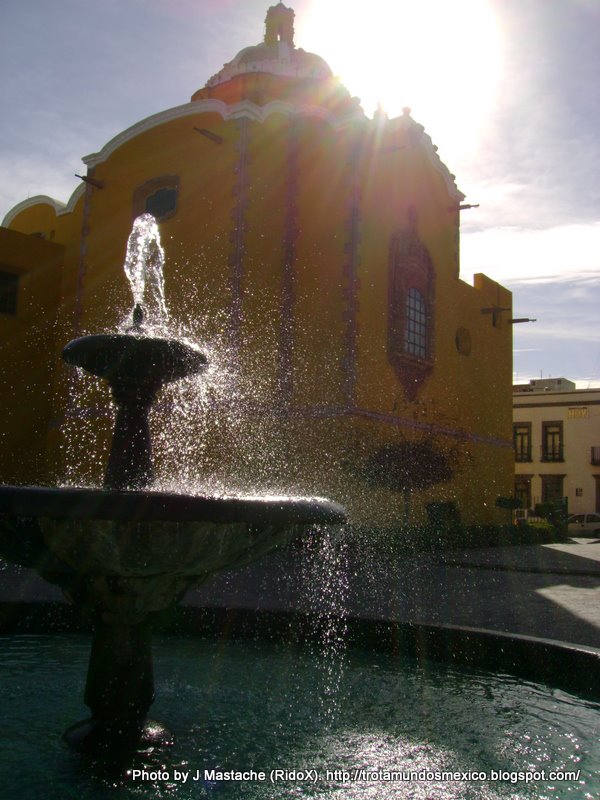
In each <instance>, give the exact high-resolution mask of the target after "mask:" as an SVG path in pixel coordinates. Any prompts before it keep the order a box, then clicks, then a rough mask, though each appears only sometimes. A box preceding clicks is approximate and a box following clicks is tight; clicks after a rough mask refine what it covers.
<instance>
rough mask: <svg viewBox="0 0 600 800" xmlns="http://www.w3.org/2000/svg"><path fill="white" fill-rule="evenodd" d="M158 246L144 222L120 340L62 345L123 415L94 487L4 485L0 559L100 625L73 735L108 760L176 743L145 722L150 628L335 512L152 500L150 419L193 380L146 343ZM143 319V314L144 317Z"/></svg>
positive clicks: (322, 504)
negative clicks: (193, 593)
mask: <svg viewBox="0 0 600 800" xmlns="http://www.w3.org/2000/svg"><path fill="white" fill-rule="evenodd" d="M162 257H163V256H162V248H161V247H160V240H159V237H158V229H157V227H156V223H155V221H154V219H153V218H152V217H150V215H143V216H142V217H141V218H138V220H136V223H135V224H134V229H133V231H132V234H131V236H130V239H129V243H128V250H127V258H126V262H125V269H126V272H127V275H128V277H129V279H130V282H131V285H132V289H133V295H134V312H133V324H132V325H131V327H130V328H129V329H128V330H127V331H125V332H123V333H113V334H98V335H91V336H84V337H82V338H78V339H75V340H73V341H72V342H70V343H69V344H68V345H67V346H66V347H65V349H64V351H63V359H64V360H65V361H66V362H67V363H68V364H70V365H72V366H75V367H79V368H82V369H83V370H85V371H86V372H88V373H91V374H92V375H95V376H98V377H100V378H102V379H105V380H106V381H107V382H108V384H109V386H110V389H111V392H112V398H113V401H114V403H115V404H116V406H117V414H116V420H115V427H114V434H113V438H112V445H111V450H110V455H109V458H108V464H107V467H106V472H105V478H104V486H103V488H101V489H88V488H49V487H14V486H3V487H0V554H1V555H2V556H4V557H5V558H7V559H8V560H11V561H14V562H15V563H18V564H21V565H23V566H26V567H33V568H35V569H36V570H37V571H38V572H39V573H40V574H41V575H42V577H44V578H45V579H46V580H48V581H50V582H51V583H55V584H57V585H58V586H60V587H61V589H62V591H63V593H64V594H65V595H66V597H67V598H68V599H69V600H70V601H72V602H73V603H76V604H78V605H81V606H84V607H87V608H91V609H92V611H93V613H94V619H95V623H94V634H93V641H92V648H91V654H90V660H89V667H88V675H87V683H86V689H85V703H86V705H87V706H88V707H89V708H90V710H91V717H90V718H89V719H86V720H84V721H82V722H79V723H77V724H75V725H73V726H72V727H71V728H69V729H68V730H67V731H66V733H65V739H66V741H67V742H68V743H69V744H70V745H71V746H72V747H74V748H75V749H78V750H83V751H88V752H96V753H97V752H101V753H115V752H122V751H123V750H131V749H136V748H140V747H141V748H147V747H151V746H154V745H158V744H170V743H171V742H172V740H173V736H172V734H171V733H170V731H169V730H168V728H166V727H165V726H164V725H163V724H161V723H159V722H154V721H152V720H149V719H148V711H149V709H150V706H151V704H152V702H153V700H154V679H153V669H152V648H151V636H150V619H151V616H152V614H153V613H154V612H156V611H161V610H164V609H167V608H169V607H171V606H172V605H174V604H175V603H177V602H178V601H179V600H180V599H181V598H182V597H183V595H184V594H185V592H186V591H187V590H188V589H189V588H190V587H192V586H198V585H199V584H202V583H204V582H205V581H206V580H208V579H209V578H210V577H211V576H212V575H213V574H215V573H217V572H220V571H223V570H227V569H232V568H236V567H239V566H242V565H244V564H247V563H250V562H251V561H253V560H255V559H257V558H260V557H261V556H263V555H265V554H266V553H268V552H270V551H271V550H273V549H275V548H276V547H281V546H285V545H287V544H288V543H290V542H291V541H292V540H293V539H295V538H296V537H297V536H298V535H300V534H301V533H303V532H305V531H306V528H307V526H309V525H313V524H318V523H323V524H326V523H339V522H342V521H343V520H344V518H345V517H344V512H343V509H342V508H341V507H340V506H338V505H336V504H334V503H330V502H328V501H326V500H322V499H303V498H280V497H271V498H254V497H252V498H243V497H205V496H198V495H183V494H173V493H166V492H157V491H151V490H149V488H148V487H150V486H151V484H152V481H153V459H152V444H151V437H150V429H149V425H148V418H149V414H150V411H151V408H152V404H153V402H154V400H155V398H156V396H157V394H158V393H159V392H160V390H161V387H162V386H164V385H165V384H167V383H171V382H174V381H179V380H181V379H184V378H186V377H189V376H192V375H197V374H199V373H201V372H202V371H203V370H204V369H205V367H206V363H207V360H206V357H205V356H204V355H203V353H202V352H201V351H200V350H199V349H198V347H197V346H196V345H194V344H190V343H188V342H184V341H181V340H178V339H172V338H168V337H166V336H156V335H153V333H152V331H153V327H152V326H148V327H147V325H146V315H147V314H148V315H149V316H150V318H151V320H155V319H156V316H157V315H158V316H159V317H160V316H164V314H165V310H166V307H165V304H164V294H163V285H162ZM145 309H146V310H145Z"/></svg>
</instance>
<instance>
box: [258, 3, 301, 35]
mask: <svg viewBox="0 0 600 800" xmlns="http://www.w3.org/2000/svg"><path fill="white" fill-rule="evenodd" d="M294 16H295V14H294V11H293V9H291V8H287V7H286V6H284V4H283V3H282V2H281V0H280V1H279V3H278V4H277V5H276V6H271V8H269V10H268V11H267V16H266V19H265V44H266V45H275V44H278V43H279V42H285V43H286V44H288V45H289V46H290V47H294Z"/></svg>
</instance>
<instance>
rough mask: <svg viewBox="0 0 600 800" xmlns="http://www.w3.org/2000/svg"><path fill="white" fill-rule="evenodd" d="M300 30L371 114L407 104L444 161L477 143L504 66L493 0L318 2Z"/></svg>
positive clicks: (307, 45) (300, 36) (308, 46)
mask: <svg viewBox="0 0 600 800" xmlns="http://www.w3.org/2000/svg"><path fill="white" fill-rule="evenodd" d="M297 28H298V35H297V37H296V40H297V42H299V43H301V44H302V46H303V47H304V48H305V49H306V50H311V51H313V52H316V53H318V54H319V55H321V56H323V57H324V58H325V60H326V61H327V62H328V63H329V65H330V67H331V68H332V70H333V72H334V74H335V75H337V76H338V77H339V78H340V79H341V80H342V82H343V83H344V84H345V85H346V87H347V88H348V89H349V91H350V92H351V94H353V95H355V96H357V97H359V98H360V99H361V102H362V106H363V108H364V110H365V112H366V113H367V114H368V115H372V113H373V111H374V110H375V108H376V107H377V104H378V103H381V105H382V106H383V108H384V110H385V111H386V112H387V113H388V114H389V116H397V115H398V114H400V113H401V109H402V107H403V106H409V107H410V108H412V111H413V117H414V118H415V119H416V120H417V121H418V122H421V123H422V124H424V125H425V128H426V130H427V132H428V133H429V134H430V135H431V136H432V138H433V140H434V142H435V143H436V144H438V145H439V147H440V152H441V154H442V156H443V157H446V158H452V159H458V160H459V161H460V160H462V158H464V157H465V153H467V152H468V151H469V150H472V149H473V147H476V146H477V141H478V139H479V136H480V134H481V130H482V128H483V126H484V124H485V120H486V117H487V115H488V113H489V110H490V108H491V106H492V104H493V102H494V99H495V96H496V93H497V90H498V85H499V80H500V76H501V68H502V37H501V31H500V29H499V26H498V22H497V20H496V18H495V15H494V13H493V11H492V9H491V8H490V5H489V4H488V0H454V1H453V2H451V1H450V0H418V1H417V0H370V2H369V3H364V4H362V3H361V4H358V3H356V4H354V3H348V2H347V0H313V2H312V3H311V6H310V8H309V9H308V10H307V12H305V13H304V14H302V16H299V18H298V19H297ZM461 156H462V157H461Z"/></svg>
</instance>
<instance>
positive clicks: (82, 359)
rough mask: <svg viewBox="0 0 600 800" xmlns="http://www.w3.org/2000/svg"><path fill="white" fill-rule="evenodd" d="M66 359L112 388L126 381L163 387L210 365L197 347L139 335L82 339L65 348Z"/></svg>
mask: <svg viewBox="0 0 600 800" xmlns="http://www.w3.org/2000/svg"><path fill="white" fill-rule="evenodd" d="M63 359H64V360H65V361H66V362H67V364H71V365H72V366H75V367H81V368H82V369H84V370H85V371H86V372H90V373H91V374H92V375H96V376H97V377H99V378H104V379H105V380H107V381H108V383H109V384H110V385H111V386H115V385H118V384H121V383H123V382H124V381H126V382H133V383H137V384H142V385H153V386H162V385H163V384H165V383H171V382H172V381H178V380H180V379H182V378H187V377H189V376H190V375H196V374H197V373H199V372H202V370H203V369H204V368H205V367H206V363H207V361H206V356H205V355H204V354H203V353H201V352H200V350H199V349H198V347H196V346H195V345H193V344H190V343H188V342H183V341H180V340H175V339H162V338H158V337H147V336H143V335H139V334H137V333H107V334H103V333H101V334H95V335H93V336H82V337H80V338H79V339H74V340H73V341H72V342H69V344H68V345H67V346H66V347H65V348H64V350H63Z"/></svg>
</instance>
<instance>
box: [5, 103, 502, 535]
mask: <svg viewBox="0 0 600 800" xmlns="http://www.w3.org/2000/svg"><path fill="white" fill-rule="evenodd" d="M211 102H212V101H200V102H198V103H196V104H190V107H189V110H188V111H187V112H186V113H185V114H184V115H181V116H179V117H176V118H165V119H164V121H162V122H160V124H154V125H149V126H146V127H145V128H144V126H142V127H141V128H140V130H139V132H137V134H135V135H133V134H132V135H129V136H123V141H122V143H121V144H120V145H119V146H113V147H111V148H108V150H107V151H106V152H104V153H100V154H99V155H98V156H97V157H95V158H93V159H92V160H91V162H90V164H91V169H90V175H92V176H93V178H94V180H96V181H100V182H101V183H102V188H95V187H93V186H91V185H88V186H87V187H86V192H85V194H84V195H82V196H81V197H80V198H79V199H78V200H77V202H76V203H75V205H74V207H73V209H72V210H71V211H69V212H66V213H61V214H58V215H57V214H56V213H55V211H54V210H53V209H52V208H51V207H50V206H49V205H48V204H47V203H39V204H37V205H36V204H34V205H31V206H28V207H27V208H25V209H23V210H22V211H20V213H17V214H16V215H14V216H13V217H12V219H11V222H10V227H11V228H12V229H13V230H14V231H20V232H22V233H25V234H27V233H31V232H34V231H42V232H45V233H46V235H47V236H48V238H50V231H53V232H54V233H53V234H52V238H53V243H55V246H56V247H58V245H62V247H63V249H62V250H61V262H60V266H57V267H55V268H54V271H53V272H52V273H51V274H52V278H51V290H49V288H48V282H47V280H45V279H44V280H42V279H41V278H40V281H39V283H36V284H35V286H33V285H32V288H31V292H32V293H33V295H35V296H36V298H37V300H36V302H37V303H38V304H39V307H40V312H39V313H41V314H42V315H43V316H44V319H45V320H46V321H47V325H48V326H49V327H52V326H53V325H54V320H55V319H56V320H57V324H56V327H55V328H53V330H55V336H54V337H53V338H52V337H47V341H46V345H45V350H44V354H43V355H44V358H47V363H48V365H49V366H47V367H44V368H42V367H41V366H40V359H41V357H42V352H41V351H40V353H39V357H38V354H36V357H35V358H34V357H33V356H31V359H32V360H31V361H29V359H30V355H31V354H30V353H29V351H23V353H24V359H25V362H26V363H27V364H28V365H29V367H30V369H31V371H33V372H40V374H41V373H42V372H43V371H44V369H45V370H46V373H47V372H49V373H50V377H49V378H48V380H46V379H45V380H46V383H48V382H50V384H51V388H50V389H48V394H45V395H44V397H45V398H46V400H45V401H44V402H45V403H46V404H47V405H48V404H49V405H51V407H52V413H51V414H49V413H48V412H47V410H46V411H44V413H42V414H41V415H40V413H39V407H38V405H36V404H32V405H31V407H29V408H28V407H25V408H24V407H23V406H22V404H21V402H20V398H21V397H22V392H21V390H22V389H23V387H20V386H18V385H17V383H15V384H14V385H15V392H14V397H13V400H12V401H11V402H12V403H13V404H19V405H20V411H19V413H20V414H21V417H22V419H23V423H22V429H23V431H24V432H27V431H29V433H24V437H25V438H27V437H28V436H30V437H33V438H35V443H36V444H35V447H36V448H38V449H39V450H40V453H41V454H42V456H45V457H46V461H47V474H48V476H49V477H51V478H52V479H57V478H58V477H60V475H63V476H67V477H68V479H69V480H73V481H98V480H100V479H101V474H102V460H103V455H102V452H103V451H102V448H104V447H105V446H106V442H107V440H108V436H109V431H110V425H111V412H110V409H109V404H108V401H107V392H106V390H105V388H104V387H101V386H98V385H97V384H96V382H95V381H94V380H93V379H84V380H82V379H80V378H79V377H77V376H76V375H73V374H70V373H69V372H68V370H67V369H66V368H65V367H63V366H62V365H61V363H60V350H61V348H62V346H63V344H64V343H65V342H66V341H67V340H68V339H69V338H71V337H72V336H73V335H76V334H81V333H91V332H95V331H99V330H108V329H112V328H114V327H115V326H116V325H118V324H119V323H120V322H121V321H122V319H123V318H124V316H125V314H126V313H127V311H128V310H129V309H130V307H131V298H130V296H129V289H128V286H127V284H126V280H125V277H124V275H123V271H122V263H123V259H124V254H125V247H126V242H127V237H128V235H129V232H130V229H131V224H132V218H133V198H134V195H135V192H136V189H138V188H139V187H140V186H142V185H143V184H144V183H145V182H147V181H150V180H152V179H154V178H158V177H161V176H177V177H178V180H179V193H178V205H177V212H176V213H175V214H174V215H173V216H171V217H170V218H168V219H165V220H164V221H163V222H161V223H160V230H161V237H162V243H163V247H164V249H165V253H166V267H165V289H166V296H167V304H168V306H169V309H170V311H171V316H172V318H173V320H174V322H184V323H185V326H186V330H187V331H188V332H189V333H190V334H191V335H193V337H194V338H197V340H198V341H200V343H204V344H205V346H206V347H207V348H208V352H209V355H211V357H212V359H213V361H215V362H218V365H219V369H220V371H221V375H220V377H219V378H218V379H217V378H215V379H214V385H212V386H209V387H208V389H207V388H204V390H203V395H202V404H201V405H200V406H198V407H197V408H196V409H195V410H194V411H193V412H192V413H191V414H190V413H188V414H187V415H186V414H185V413H181V414H179V415H178V414H177V413H176V410H175V411H174V408H173V406H172V405H168V404H165V403H163V409H162V411H161V409H160V408H159V409H157V412H156V414H155V419H154V425H155V428H156V429H157V432H158V433H159V438H161V437H162V441H167V440H169V439H172V438H173V436H174V434H169V433H168V430H169V424H176V423H177V424H178V425H179V428H178V429H177V436H178V437H179V438H180V440H181V449H182V450H183V451H184V452H185V454H186V456H187V457H188V469H187V472H186V474H187V475H188V477H192V478H195V479H197V480H198V483H199V484H201V483H202V480H203V479H204V480H207V481H208V482H209V483H210V482H213V483H214V482H218V481H222V482H229V483H232V484H233V485H234V488H242V489H246V490H248V489H252V488H260V489H261V490H265V489H266V488H268V487H271V488H272V489H274V490H283V491H292V490H294V491H296V492H301V493H319V494H322V495H329V496H331V497H332V498H333V499H336V500H339V501H341V502H343V503H345V504H347V505H348V507H349V510H350V511H351V513H352V515H353V519H354V520H355V521H356V522H357V523H358V524H365V525H366V524H373V525H386V526H387V525H397V524H399V523H400V521H401V519H402V502H401V499H400V497H399V495H398V493H395V492H391V491H387V490H385V489H377V490H375V489H372V488H369V487H368V486H367V485H366V483H365V481H364V480H363V479H362V478H361V477H360V472H361V469H362V466H363V462H364V460H365V458H367V457H368V455H369V452H371V451H372V450H373V449H374V448H375V447H376V446H378V445H380V444H381V443H384V442H389V441H401V440H402V439H404V438H419V437H422V436H433V437H434V438H435V440H436V442H437V443H438V444H439V446H441V447H449V448H454V449H457V451H458V452H459V456H458V461H457V469H456V475H455V478H454V480H452V481H450V482H448V483H444V484H439V485H437V486H435V487H433V488H432V489H430V490H429V491H428V492H426V493H423V494H422V495H419V496H415V498H414V504H413V505H414V514H415V519H417V520H418V519H422V517H423V504H424V503H425V502H426V501H428V500H432V499H436V500H449V499H451V500H455V501H456V502H457V504H458V506H459V508H460V511H461V514H462V516H463V518H464V519H466V520H467V521H480V522H490V521H494V520H499V519H500V516H499V515H498V514H497V511H496V509H495V508H494V501H495V498H496V497H497V496H498V495H509V494H510V493H511V487H512V450H511V448H510V438H511V347H512V339H511V330H510V325H509V324H508V322H507V319H509V318H510V314H499V315H497V319H496V322H497V325H496V326H495V325H494V324H493V319H492V315H490V314H482V313H481V309H484V308H489V307H492V306H498V307H508V306H510V304H511V300H510V293H508V292H507V291H506V290H504V289H503V288H502V287H500V286H498V285H497V284H496V283H494V282H493V281H490V280H489V279H487V278H485V277H484V276H478V277H477V278H476V281H475V286H474V287H472V286H468V285H467V284H465V283H463V282H462V281H460V280H459V278H458V261H457V236H458V230H457V225H458V213H459V212H458V211H457V210H450V209H452V208H456V206H457V205H458V200H457V197H458V193H457V192H454V194H453V193H452V186H451V185H450V184H449V178H448V176H447V175H446V174H445V173H444V170H443V169H442V168H440V165H439V164H438V163H437V162H436V160H435V159H436V158H437V157H436V156H435V155H432V151H431V146H430V143H428V141H427V140H425V139H424V140H422V141H421V140H418V141H417V143H416V144H415V145H414V146H409V145H408V144H407V140H406V124H407V122H406V120H403V119H402V118H401V119H400V120H392V121H389V122H387V123H383V124H381V123H376V122H374V121H370V120H365V119H357V120H355V121H354V122H352V123H347V124H341V122H340V121H339V120H335V119H332V118H331V117H330V116H329V117H327V118H325V117H326V115H320V116H319V115H318V114H303V115H296V114H291V113H289V111H287V110H286V109H284V108H282V109H281V110H278V111H276V112H269V113H266V112H265V113H263V112H261V113H258V111H255V110H250V111H248V109H247V107H246V111H245V112H244V113H243V114H242V113H241V114H240V115H239V116H238V117H237V118H229V119H224V117H223V115H222V114H221V113H217V111H215V110H212V109H214V104H213V105H212V106H211V105H210V103H211ZM207 103H208V105H207ZM194 128H201V129H205V130H209V131H210V132H212V133H213V134H215V135H217V136H218V137H221V139H222V142H221V143H220V144H219V143H217V142H215V141H214V140H211V139H210V138H207V137H206V136H203V135H201V134H199V133H198V131H196V130H194ZM353 204H354V205H353ZM411 206H412V207H414V208H415V209H416V211H417V214H418V221H417V230H418V235H419V238H420V240H421V242H422V243H423V245H424V246H425V247H426V248H427V250H428V251H429V254H430V257H431V260H432V262H433V266H434V270H435V286H434V307H433V330H434V340H433V352H432V360H433V369H432V372H431V374H430V376H429V378H428V379H427V380H426V381H425V382H424V383H423V385H422V387H421V389H420V390H419V392H418V394H417V397H416V399H415V400H409V399H407V397H406V395H405V392H404V390H403V388H402V386H401V384H400V382H399V381H398V378H397V376H396V374H395V371H394V369H393V368H392V366H391V364H390V362H389V359H388V354H387V325H388V315H387V314H388V312H387V308H388V291H389V252H390V240H391V237H392V236H393V235H394V234H395V233H396V232H397V231H398V230H400V229H402V228H403V227H404V226H405V225H406V219H407V213H408V209H409V207H411ZM353 213H354V217H353V216H352V215H353ZM352 220H354V222H352ZM353 226H354V227H353ZM352 234H354V235H355V238H354V239H353V238H352ZM44 244H46V245H47V246H49V243H48V242H46V243H44ZM0 260H1V259H0ZM349 264H350V266H349ZM352 268H354V269H355V271H356V274H355V278H356V279H357V281H356V283H354V284H352V285H351V282H350V279H349V272H348V270H349V269H350V270H351V269H352ZM236 270H237V271H238V273H239V276H240V278H241V287H242V293H241V297H240V304H241V305H240V313H241V317H240V319H241V322H240V335H239V337H238V339H237V341H236V337H235V336H234V335H232V303H233V302H234V301H233V295H234V293H235V287H234V284H233V282H232V275H234V274H235V273H236ZM352 292H354V295H353V298H354V299H353V301H352V303H354V305H352V303H350V305H352V308H354V310H355V316H354V317H353V323H352V325H353V327H352V325H351V326H350V327H351V328H352V331H353V335H354V336H355V348H356V349H355V358H354V368H355V373H356V384H355V386H354V391H353V393H352V392H350V394H349V388H348V387H349V383H348V381H347V370H348V332H349V322H348V319H349V316H348V315H349V314H350V316H352V309H350V310H349V300H348V297H349V296H350V295H352ZM349 293H350V294H349ZM38 295H39V296H38ZM51 321H52V322H51ZM0 322H1V321H0ZM31 324H32V323H31V321H30V319H29V318H25V317H23V318H22V319H21V318H19V319H18V320H8V322H7V325H9V326H10V325H13V326H15V325H19V326H21V327H22V328H23V329H26V328H28V326H31ZM234 327H235V326H234ZM460 328H464V329H467V330H468V331H469V333H470V337H471V352H470V354H469V355H463V354H460V353H459V352H458V350H457V347H456V333H457V331H458V330H459V329H460ZM6 330H8V328H7V329H6ZM2 335H3V338H4V337H5V330H4V329H2ZM7 341H9V340H7ZM282 342H287V349H286V346H284V345H283V344H282ZM351 360H352V359H351ZM286 364H287V365H288V366H289V370H287V368H286ZM17 369H18V368H17V367H16V366H15V365H14V363H13V364H12V365H11V366H10V367H9V372H10V370H13V371H16V370H17ZM286 370H287V371H286ZM46 373H44V374H46ZM11 380H12V379H11ZM186 391H188V392H189V391H191V390H190V389H189V388H188V389H186ZM350 395H352V396H350ZM168 397H170V398H172V395H171V394H168ZM9 405H10V403H9ZM86 407H87V408H88V409H90V408H91V409H92V416H93V417H94V419H93V420H90V419H89V418H88V417H84V416H83V409H84V408H86ZM236 408H237V409H238V410H236ZM161 414H162V416H161ZM177 420H178V422H177ZM43 428H45V430H46V436H45V438H44V435H43V433H42V429H43ZM166 431H167V432H166ZM67 438H68V439H69V440H70V444H69V447H68V449H67V447H66V440H67ZM176 460H177V459H176V457H175V456H174V455H173V454H172V453H169V454H167V455H166V457H165V464H166V465H167V466H165V468H164V469H163V470H162V472H163V473H164V474H166V473H168V472H169V470H170V469H171V468H172V466H173V463H174V462H175V461H176ZM190 461H191V463H192V464H193V465H194V466H193V468H192V469H189V463H190ZM74 465H76V466H74ZM2 469H3V472H2V475H1V478H2V479H3V480H6V479H9V476H10V472H7V471H6V465H4V466H3V468H2ZM38 472H39V471H36V470H33V468H31V469H30V465H29V462H28V461H27V460H24V461H23V465H22V468H21V469H20V471H19V477H20V479H23V480H28V479H29V475H31V480H32V481H33V480H39V479H40V477H39V474H38ZM160 473H161V469H160V467H159V474H160ZM11 479H12V478H11Z"/></svg>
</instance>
